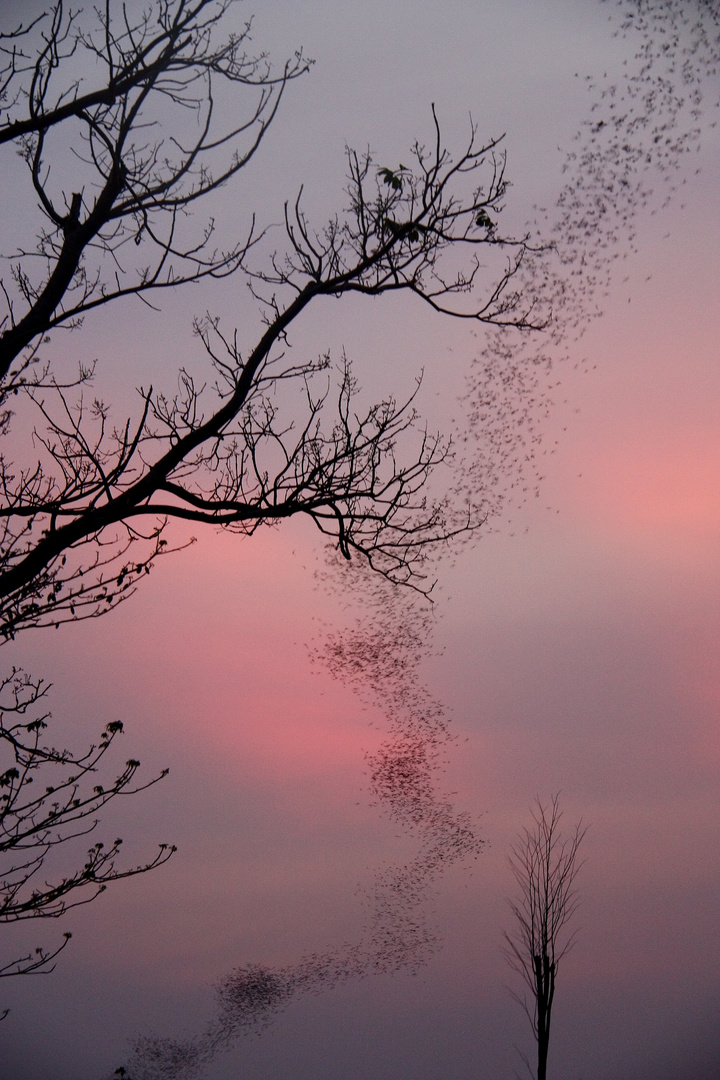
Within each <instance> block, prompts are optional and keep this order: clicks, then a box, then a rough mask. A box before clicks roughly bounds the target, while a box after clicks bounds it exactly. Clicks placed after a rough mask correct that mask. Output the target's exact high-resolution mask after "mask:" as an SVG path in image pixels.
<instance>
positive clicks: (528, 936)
mask: <svg viewBox="0 0 720 1080" xmlns="http://www.w3.org/2000/svg"><path fill="white" fill-rule="evenodd" d="M562 816H563V815H562V811H561V810H560V799H559V796H558V795H553V797H552V798H551V800H550V803H549V804H547V805H546V804H544V803H543V802H542V801H541V800H540V798H539V797H538V798H537V799H536V803H535V810H534V811H533V815H532V817H533V828H531V829H523V832H522V835H521V836H520V838H519V839H518V841H517V843H516V844H515V846H514V847H513V848H512V851H511V853H510V868H511V870H512V872H513V875H514V877H515V881H516V882H517V885H518V890H519V891H518V897H517V899H515V900H511V901H510V910H511V911H512V913H513V915H514V917H515V922H514V927H513V929H512V930H511V931H510V932H509V933H508V932H504V933H503V937H504V938H505V941H506V943H507V950H506V955H507V959H508V962H509V964H510V966H511V967H512V969H513V971H516V972H517V973H518V975H520V976H521V978H522V979H523V981H524V982H525V985H526V986H527V988H528V990H529V991H530V1001H529V1002H528V999H527V996H525V995H523V997H519V996H518V995H516V994H513V997H515V999H516V1001H518V1002H519V1003H520V1005H522V1007H523V1009H524V1011H525V1013H526V1015H527V1017H528V1020H529V1021H530V1024H531V1026H532V1030H533V1035H534V1036H535V1041H536V1042H537V1080H545V1078H546V1075H547V1057H548V1049H549V1046H550V1021H551V1019H552V1008H553V1003H554V999H555V979H556V976H557V971H558V966H559V964H560V961H561V960H562V958H563V957H564V956H565V955H566V954H567V953H568V952H569V951H570V949H571V948H572V946H573V944H574V942H575V936H576V931H572V932H570V933H568V930H567V927H568V924H569V923H570V922H571V921H572V918H573V916H574V915H575V912H576V910H577V906H578V893H577V890H576V888H575V878H576V877H577V874H578V871H579V870H580V867H581V866H582V863H581V862H579V861H578V849H579V847H580V844H581V843H582V839H583V837H584V836H585V833H586V832H587V829H586V828H583V826H582V822H579V823H578V824H577V825H576V826H575V828H574V830H573V832H572V833H571V834H570V835H569V836H566V837H563V835H562V833H561V828H560V822H561V819H562ZM524 1060H525V1063H526V1064H527V1065H528V1069H529V1071H530V1073H531V1075H532V1069H530V1066H529V1062H528V1060H527V1058H524Z"/></svg>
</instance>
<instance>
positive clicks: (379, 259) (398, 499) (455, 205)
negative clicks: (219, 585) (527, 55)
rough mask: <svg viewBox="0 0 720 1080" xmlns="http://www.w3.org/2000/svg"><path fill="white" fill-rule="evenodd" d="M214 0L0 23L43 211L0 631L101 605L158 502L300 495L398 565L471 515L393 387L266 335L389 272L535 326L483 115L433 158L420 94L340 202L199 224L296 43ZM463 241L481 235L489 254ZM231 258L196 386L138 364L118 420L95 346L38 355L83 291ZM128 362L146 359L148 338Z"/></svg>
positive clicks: (0, 538)
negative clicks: (69, 368) (238, 296)
mask: <svg viewBox="0 0 720 1080" xmlns="http://www.w3.org/2000/svg"><path fill="white" fill-rule="evenodd" d="M233 6H234V5H233V3H232V0H194V2H191V0H171V2H169V3H165V2H163V3H157V4H155V5H153V6H152V7H150V8H148V9H146V10H144V11H143V12H142V13H141V14H137V15H135V17H134V21H133V17H132V16H131V14H130V10H129V9H126V8H121V9H118V8H115V7H114V6H113V5H111V4H109V3H108V4H106V5H105V6H103V7H102V8H100V9H96V10H95V11H94V13H93V14H90V13H88V14H82V13H81V12H79V11H78V12H76V11H73V12H70V11H69V10H66V9H65V8H64V5H63V3H62V0H58V3H56V4H55V6H54V7H53V9H52V11H51V12H49V13H48V14H47V15H46V16H42V17H40V18H39V19H37V20H35V22H33V23H30V24H29V25H27V26H23V27H19V28H16V29H15V30H14V31H13V32H11V33H10V34H6V35H5V36H4V38H3V39H2V48H3V52H4V55H5V60H6V62H5V68H4V71H3V72H2V75H1V76H0V85H1V86H2V88H3V93H4V101H5V105H4V107H3V110H2V116H1V119H0V144H4V145H5V146H6V147H7V148H8V149H9V150H10V151H11V152H15V153H20V155H21V157H22V158H23V160H24V162H25V164H26V166H27V169H28V179H29V183H30V184H31V186H32V192H33V196H34V199H35V201H36V203H37V206H38V208H39V210H40V212H41V213H42V216H43V218H44V225H43V227H42V229H41V230H40V232H39V234H38V235H37V237H36V239H35V241H34V242H33V243H29V244H27V246H25V247H21V248H20V249H19V250H18V251H17V252H15V253H14V254H13V253H10V254H11V258H10V262H11V266H12V278H11V279H10V280H6V281H3V282H2V290H3V293H4V297H5V305H6V312H5V315H4V319H3V322H2V337H0V380H1V382H0V394H1V395H2V403H3V408H4V411H3V414H2V425H1V426H0V434H1V435H2V436H3V437H5V438H12V446H13V456H12V458H10V456H9V455H8V456H3V458H2V459H1V460H0V521H1V522H2V532H1V534H0V633H2V634H4V635H5V637H12V636H14V635H15V634H16V633H17V632H18V631H19V630H21V629H23V628H25V627H28V626H37V625H58V624H59V623H61V622H64V621H67V620H71V619H78V618H83V617H90V616H96V615H99V614H102V613H103V612H105V611H107V610H109V609H110V608H112V607H113V606H115V605H116V604H117V603H118V602H119V601H121V600H122V599H124V598H126V597H127V596H128V595H130V594H131V593H132V592H133V590H134V588H135V587H136V585H137V583H138V581H139V580H140V579H141V578H142V577H143V576H144V575H145V574H146V573H147V572H148V571H149V569H150V568H151V566H152V564H153V560H154V559H155V558H156V557H157V556H158V555H160V554H162V553H164V552H166V551H167V550H169V546H171V545H168V542H167V540H166V538H165V536H164V533H165V529H166V525H167V523H168V521H169V520H171V519H182V520H185V521H191V522H198V523H207V524H211V525H216V526H221V527H224V528H226V529H230V530H232V531H235V532H237V533H238V534H240V535H243V536H248V535H251V534H252V533H254V532H255V530H256V529H257V528H259V527H260V526H261V525H263V524H273V523H277V522H278V521H281V520H283V519H285V518H288V517H291V516H294V515H297V514H301V515H305V516H307V517H309V518H310V519H311V520H312V521H313V522H314V523H315V525H316V526H317V527H318V529H319V530H320V532H321V533H322V534H324V535H325V536H329V537H331V538H332V540H333V541H334V543H335V544H336V545H337V547H338V549H339V550H340V552H341V553H342V554H343V556H345V558H347V559H349V558H350V557H351V555H352V554H353V553H356V554H358V555H360V556H361V557H362V558H364V559H365V560H366V561H367V562H368V564H369V565H370V566H371V567H372V568H373V569H374V570H376V571H377V572H378V573H380V574H381V575H383V576H385V577H387V578H388V579H390V580H391V581H394V582H402V583H405V584H412V585H414V586H415V587H417V588H419V589H421V590H426V589H428V588H429V587H430V584H429V583H428V581H427V580H426V578H425V576H424V574H423V565H424V556H425V553H426V551H427V550H428V549H432V548H433V547H437V546H438V545H441V544H444V543H446V542H447V541H448V540H450V539H452V538H453V537H455V536H458V535H462V534H465V533H467V532H468V531H471V530H474V529H477V528H479V527H480V525H481V524H482V523H483V521H484V518H485V514H484V512H483V511H482V510H481V509H479V508H478V507H476V506H473V505H472V502H468V503H467V504H465V503H463V502H462V500H461V505H458V502H457V500H455V499H452V498H449V497H444V496H443V495H442V494H439V495H437V496H436V497H434V498H431V497H430V496H429V494H428V492H427V485H428V481H429V479H430V477H431V475H432V474H433V473H434V472H435V471H437V470H438V469H439V467H440V466H442V465H443V464H445V465H447V464H448V463H449V461H450V459H451V456H452V446H451V442H450V440H447V439H444V438H442V437H441V436H440V435H436V434H432V433H430V432H428V431H427V430H426V429H425V428H424V426H423V425H422V424H421V423H420V421H419V418H418V416H417V414H416V412H415V409H414V404H413V399H414V395H411V396H410V397H409V399H406V400H400V401H398V400H396V399H395V398H394V397H392V396H388V397H387V398H385V399H384V400H382V401H380V402H378V403H376V404H374V405H372V406H370V407H369V408H367V407H366V408H362V409H361V408H360V407H359V405H358V401H357V394H358V387H357V382H356V379H355V376H354V375H353V373H352V369H351V366H350V363H349V361H348V360H347V359H346V358H343V360H342V362H341V364H340V366H339V373H338V375H337V385H336V386H333V382H334V378H333V377H332V376H331V369H332V366H333V365H332V363H331V359H330V357H329V356H323V357H321V358H320V359H319V360H315V361H308V362H299V363H288V361H287V359H286V358H285V357H284V350H285V345H286V336H287V332H288V330H289V328H290V327H291V326H292V325H294V324H295V323H297V322H298V320H299V319H300V318H301V316H302V314H303V312H304V311H305V310H306V309H307V308H308V307H309V306H310V305H312V304H314V303H315V301H317V300H318V299H319V298H320V297H334V298H339V297H342V296H345V295H347V294H350V293H360V294H362V295H364V296H378V295H380V294H383V293H386V292H395V291H398V290H402V291H406V292H410V293H412V294H413V295H415V296H417V297H418V298H419V299H420V300H422V301H423V302H424V303H425V304H426V305H429V306H430V307H431V308H432V309H434V310H436V311H438V312H442V313H446V314H448V315H451V316H454V317H457V318H463V319H467V320H470V321H473V322H475V323H482V324H489V325H493V326H499V327H506V326H515V327H519V328H522V329H530V328H532V327H537V326H540V325H542V324H543V316H542V315H541V314H540V312H539V311H536V310H535V306H534V304H535V301H534V300H532V299H529V298H526V297H525V296H523V295H521V294H520V293H519V292H518V291H517V290H516V289H515V288H514V286H513V282H514V279H515V277H516V275H517V273H518V270H519V268H520V267H521V265H522V263H523V259H524V258H525V255H526V253H527V250H528V245H527V241H526V240H525V239H524V238H520V239H513V238H510V237H504V236H503V235H502V234H501V233H500V231H499V227H498V225H497V217H498V215H499V213H500V211H501V209H502V203H503V199H504V197H505V194H506V190H507V183H506V179H505V159H504V155H503V153H502V150H501V148H500V146H499V140H496V139H491V140H489V141H485V142H483V141H481V140H480V139H479V138H478V136H477V132H476V129H475V127H474V126H473V127H472V128H471V133H470V138H469V142H468V144H467V146H466V147H465V149H464V151H463V152H462V153H461V154H460V155H459V156H458V157H457V158H456V159H453V158H452V157H451V156H450V154H449V153H448V151H447V150H446V149H445V148H444V147H443V144H442V140H441V135H440V128H439V125H438V122H437V118H436V117H435V116H434V113H433V117H434V131H433V141H432V144H431V145H430V146H429V147H425V146H423V145H421V144H420V143H416V144H415V146H414V148H413V149H412V152H411V157H410V158H409V159H408V160H411V161H412V167H407V166H404V165H399V166H397V167H392V168H390V167H386V166H380V167H378V166H377V165H376V164H375V163H374V162H373V160H372V157H371V155H370V154H369V153H366V154H356V153H355V152H353V151H348V158H347V161H348V187H347V191H346V199H347V206H346V214H345V216H344V217H331V218H330V220H329V221H328V222H327V223H326V224H325V225H323V226H322V227H320V228H318V227H315V226H313V225H312V224H311V223H310V222H309V221H308V219H307V218H306V215H305V213H304V211H303V209H302V203H301V198H300V196H298V198H297V200H296V201H295V203H294V204H293V205H286V207H285V245H286V246H285V251H284V252H281V253H277V252H276V253H274V254H273V253H272V252H270V251H269V250H268V249H266V244H265V243H264V242H265V240H266V234H265V232H264V230H263V229H262V228H261V227H259V226H258V225H257V224H256V222H255V220H254V218H252V217H250V220H249V222H248V228H247V232H246V233H245V235H244V237H242V238H241V239H239V240H238V241H236V242H234V243H231V244H230V245H229V246H228V247H227V248H221V247H219V246H217V245H219V240H218V236H219V235H222V236H223V237H224V236H225V230H220V228H219V226H216V224H215V222H214V220H210V221H209V222H208V223H207V224H205V225H201V226H200V227H199V229H198V228H197V227H196V226H195V225H194V221H193V217H192V214H191V212H192V211H196V210H197V209H198V208H201V205H200V204H201V203H202V201H203V200H206V199H208V198H209V197H210V196H211V195H212V194H213V193H214V192H215V191H216V190H217V189H218V188H219V187H220V186H221V185H224V184H228V183H229V182H231V181H232V180H233V179H234V178H235V177H236V175H237V174H238V172H239V171H240V170H241V169H242V168H244V166H245V165H246V164H247V163H248V162H249V161H250V159H251V158H253V157H254V156H255V155H256V153H257V152H258V150H259V148H260V146H261V143H262V140H263V136H264V134H265V132H266V131H267V128H268V126H269V125H270V124H271V123H272V121H273V118H274V117H275V115H276V111H277V108H278V105H279V102H280V100H281V98H282V95H283V92H284V90H285V89H286V87H287V85H288V84H289V83H290V82H291V81H292V80H294V79H295V78H297V77H299V76H300V75H302V74H303V73H304V72H305V71H306V70H307V68H308V61H307V60H306V59H305V58H304V57H303V56H302V54H297V55H296V56H295V57H294V58H292V59H291V60H289V61H288V62H287V63H285V64H284V65H283V66H282V67H281V69H280V70H279V71H278V72H277V73H275V72H274V70H273V69H272V68H271V67H270V65H269V62H268V61H267V60H266V59H265V57H264V56H262V55H259V56H256V57H255V56H252V55H250V54H248V52H247V51H246V50H247V49H248V48H249V40H250V39H249V35H250V26H249V24H246V25H245V26H244V28H242V29H241V31H240V32H239V33H238V32H233V31H232V29H231V22H230V20H229V16H230V8H231V7H233ZM223 32H224V33H225V36H224V37H222V38H219V37H218V35H219V34H222V33H223ZM33 43H34V44H33ZM78 72H80V74H78ZM226 103H227V104H230V105H231V106H232V109H231V112H230V113H229V114H230V115H232V117H233V120H232V121H231V122H230V123H229V124H227V123H225V126H223V124H224V121H223V120H222V119H221V118H220V117H221V115H225V114H226V113H227V112H228V110H223V109H221V107H220V106H221V104H226ZM188 115H190V116H191V117H192V118H193V121H194V123H193V124H192V125H191V124H189V123H188ZM68 155H71V157H70V158H69V157H68ZM69 161H70V162H71V165H70V167H68V162H69ZM481 250H482V251H484V252H487V253H488V254H492V255H495V256H497V258H496V260H495V263H494V266H495V269H494V271H493V272H492V275H491V276H488V273H487V268H485V267H484V266H481V262H480V258H479V252H480V251H481ZM263 251H264V254H262V252H263ZM229 275H236V276H237V277H238V280H242V281H243V282H244V283H248V284H250V286H251V288H252V290H253V293H254V295H255V297H256V298H257V303H258V305H259V309H260V319H261V322H260V324H259V326H258V328H257V331H256V332H255V335H254V337H253V336H252V334H248V333H247V332H243V333H242V334H241V333H240V331H239V330H233V331H231V332H227V333H226V332H225V330H224V329H222V328H221V326H220V323H219V320H218V319H217V318H216V317H213V316H211V315H205V316H202V317H198V318H196V320H195V322H194V333H195V340H196V342H197V345H198V347H199V349H200V350H201V353H202V355H203V356H204V363H205V365H206V369H207V371H208V375H209V379H208V382H207V383H206V384H205V385H203V386H200V385H198V384H197V383H196V381H195V379H194V378H193V376H192V375H191V374H190V373H189V372H188V371H187V370H185V369H181V370H180V371H179V372H178V379H179V391H175V392H173V393H170V394H168V393H163V392H161V391H157V390H155V389H154V388H153V386H152V385H147V386H145V387H141V388H140V389H139V406H138V410H137V412H136V414H135V415H134V416H131V417H127V418H126V419H125V420H124V421H123V422H121V423H119V424H116V423H114V422H113V421H111V419H110V408H109V406H107V405H106V404H105V403H103V402H102V401H99V400H95V401H92V400H91V398H90V394H91V389H90V387H91V384H92V379H93V371H91V370H86V369H81V370H80V372H79V373H78V374H77V376H76V377H72V376H71V377H61V375H60V373H59V372H58V371H56V370H55V367H54V364H53V361H52V360H49V359H47V357H48V355H49V343H51V341H52V335H53V334H54V333H55V332H56V331H57V330H58V329H59V328H61V327H66V328H67V327H70V328H77V327H78V326H79V325H80V323H81V321H82V319H83V317H84V316H85V315H87V314H88V313H90V312H94V311H97V309H99V308H101V307H104V306H105V305H108V304H111V303H116V302H118V301H120V300H122V299H125V300H126V302H127V298H133V297H134V298H135V299H136V300H138V299H146V300H147V299H148V297H149V296H150V295H152V294H157V293H159V292H161V291H162V290H165V289H176V288H180V287H181V286H183V285H185V284H187V283H190V282H197V281H199V280H203V279H205V278H221V277H228V276H229ZM148 302H149V300H148ZM147 370H148V380H149V382H151V380H152V376H153V372H152V364H151V363H150V361H149V360H148V361H147ZM280 389H282V391H283V393H282V398H283V400H284V401H285V402H286V403H288V406H287V412H285V411H283V410H282V409H281V407H280V405H279V404H278V400H277V398H276V396H275V395H276V394H277V393H278V392H279V390H280ZM18 397H20V398H21V399H22V401H21V403H20V404H18V403H17V402H16V400H15V399H16V398H18Z"/></svg>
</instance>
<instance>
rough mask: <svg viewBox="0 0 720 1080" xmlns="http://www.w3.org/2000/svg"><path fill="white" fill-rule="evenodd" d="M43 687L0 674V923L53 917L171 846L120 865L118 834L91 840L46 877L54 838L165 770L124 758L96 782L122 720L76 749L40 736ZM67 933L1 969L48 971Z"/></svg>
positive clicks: (60, 840) (82, 826) (15, 674)
mask: <svg viewBox="0 0 720 1080" xmlns="http://www.w3.org/2000/svg"><path fill="white" fill-rule="evenodd" d="M49 689H50V687H49V686H48V684H46V683H43V681H42V680H39V679H32V678H31V677H30V676H29V675H28V674H27V673H25V672H23V671H20V670H18V669H15V668H14V669H13V671H12V673H11V675H9V676H7V677H6V678H4V679H2V680H0V923H15V922H19V921H21V920H25V919H39V918H41V919H57V918H60V917H61V916H62V915H64V914H65V912H66V911H68V910H69V909H70V908H73V907H78V906H79V905H81V904H87V903H90V901H91V900H94V899H95V897H96V896H98V895H99V894H100V893H102V892H104V891H105V889H106V888H107V886H108V884H109V883H110V882H112V881H118V880H120V879H121V878H126V877H133V876H134V875H135V874H144V873H146V872H147V871H148V870H152V869H154V868H155V867H157V866H161V865H162V864H163V863H165V862H167V860H168V859H169V858H170V855H171V854H172V853H173V852H174V851H175V848H174V847H171V846H169V845H168V844H161V845H160V847H159V850H158V852H157V854H156V855H155V857H154V858H153V859H151V860H150V861H149V862H147V863H144V864H141V865H138V866H133V867H130V868H128V869H120V868H119V867H117V866H116V860H117V857H118V855H119V854H120V848H121V845H122V840H120V839H115V840H114V841H113V842H112V843H111V844H109V845H107V846H106V845H105V844H104V843H103V842H102V841H97V842H96V843H94V844H93V845H92V847H90V849H89V850H88V851H87V852H86V853H85V857H84V862H83V863H82V864H81V865H80V866H79V867H78V868H77V869H75V870H73V871H71V872H70V873H63V874H61V875H58V872H57V871H56V870H55V869H54V868H53V871H51V873H52V875H53V880H48V879H47V877H44V875H47V874H48V868H47V866H46V861H47V860H48V858H49V856H50V855H51V854H52V853H53V852H54V851H55V849H56V848H58V847H59V846H60V845H65V844H67V843H68V842H69V841H73V840H75V839H77V838H79V837H84V836H87V835H89V834H90V833H92V832H94V830H95V828H96V827H97V825H98V818H97V816H96V815H97V814H98V812H99V811H100V810H101V809H102V808H103V807H104V806H106V805H107V803H109V802H111V801H112V800H113V799H116V798H117V797H118V796H121V795H135V794H137V793H138V792H139V791H144V790H145V789H146V788H149V787H152V786H153V784H156V783H157V782H158V780H160V779H162V778H163V777H164V776H165V775H166V774H167V769H165V770H164V771H163V772H162V773H160V775H159V776H156V777H154V778H153V779H152V780H148V781H145V783H142V784H138V783H137V782H136V774H137V771H138V768H139V766H140V762H139V761H136V760H134V759H130V760H129V761H127V762H126V763H125V766H124V768H123V769H122V770H121V772H120V773H119V774H118V775H116V776H114V777H112V778H111V779H110V780H109V782H108V781H107V780H106V781H105V782H104V783H99V782H97V773H98V770H99V769H101V767H102V765H103V764H104V762H103V759H104V757H105V755H106V754H107V753H108V751H109V750H110V748H111V746H112V744H113V743H114V742H115V740H116V739H117V737H118V736H119V735H120V734H121V733H122V730H123V725H122V723H120V721H115V722H113V723H111V724H108V725H107V726H106V727H105V730H104V731H103V732H102V733H101V735H100V739H99V740H98V742H97V743H96V744H94V745H92V746H90V747H89V748H88V749H87V750H86V751H85V752H84V753H82V754H75V753H73V752H71V751H70V750H67V749H56V748H55V747H54V746H52V745H47V744H46V742H45V738H46V730H47V728H48V723H49V720H50V713H49V712H47V711H46V712H40V713H38V710H40V709H41V708H42V706H43V704H44V699H45V698H46V695H47V693H48V690H49ZM35 713H38V714H37V715H33V714H35ZM70 937H71V935H70V934H69V933H66V934H65V936H64V939H63V942H62V943H61V944H60V945H59V946H57V947H56V948H54V949H51V950H46V949H44V948H37V949H36V950H35V952H34V953H31V954H29V955H27V956H22V957H19V958H17V959H15V960H11V961H0V978H6V977H8V976H11V975H28V974H38V973H47V972H49V971H52V970H53V965H52V961H53V960H54V959H55V957H56V956H57V955H58V953H60V952H61V951H62V950H63V949H64V948H65V946H66V945H67V942H68V940H69V938H70ZM3 1015H6V1014H3Z"/></svg>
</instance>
